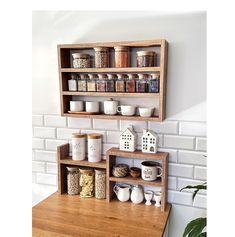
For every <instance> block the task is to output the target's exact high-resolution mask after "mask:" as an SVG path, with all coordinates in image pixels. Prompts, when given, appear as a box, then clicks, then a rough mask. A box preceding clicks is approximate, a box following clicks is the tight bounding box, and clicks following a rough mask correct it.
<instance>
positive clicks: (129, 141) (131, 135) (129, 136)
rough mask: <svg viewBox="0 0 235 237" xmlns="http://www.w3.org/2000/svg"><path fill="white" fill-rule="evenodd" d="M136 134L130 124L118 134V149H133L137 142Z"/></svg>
mask: <svg viewBox="0 0 235 237" xmlns="http://www.w3.org/2000/svg"><path fill="white" fill-rule="evenodd" d="M136 140H137V135H136V133H135V131H134V129H133V127H132V126H131V125H130V126H128V127H127V128H126V129H125V130H124V131H123V132H122V133H121V135H120V150H123V151H135V150H136V144H137V141H136Z"/></svg>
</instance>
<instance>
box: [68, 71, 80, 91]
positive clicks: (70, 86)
mask: <svg viewBox="0 0 235 237" xmlns="http://www.w3.org/2000/svg"><path fill="white" fill-rule="evenodd" d="M68 89H69V91H77V89H78V84H77V78H76V75H75V74H71V79H69V80H68Z"/></svg>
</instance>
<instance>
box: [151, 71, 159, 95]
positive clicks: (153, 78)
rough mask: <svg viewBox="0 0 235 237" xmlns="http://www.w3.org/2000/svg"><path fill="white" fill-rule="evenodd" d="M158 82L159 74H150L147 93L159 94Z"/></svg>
mask: <svg viewBox="0 0 235 237" xmlns="http://www.w3.org/2000/svg"><path fill="white" fill-rule="evenodd" d="M159 80H160V74H158V73H154V74H151V78H150V80H149V92H156V93H158V92H159Z"/></svg>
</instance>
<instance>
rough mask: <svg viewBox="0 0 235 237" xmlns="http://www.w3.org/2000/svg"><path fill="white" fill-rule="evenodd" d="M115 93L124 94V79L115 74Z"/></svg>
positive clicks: (120, 75) (122, 76)
mask: <svg viewBox="0 0 235 237" xmlns="http://www.w3.org/2000/svg"><path fill="white" fill-rule="evenodd" d="M117 77H118V78H117V80H116V83H115V84H116V92H125V79H124V75H123V74H117Z"/></svg>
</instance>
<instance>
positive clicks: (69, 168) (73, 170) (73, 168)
mask: <svg viewBox="0 0 235 237" xmlns="http://www.w3.org/2000/svg"><path fill="white" fill-rule="evenodd" d="M66 169H67V171H69V172H78V171H79V168H78V167H66Z"/></svg>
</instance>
